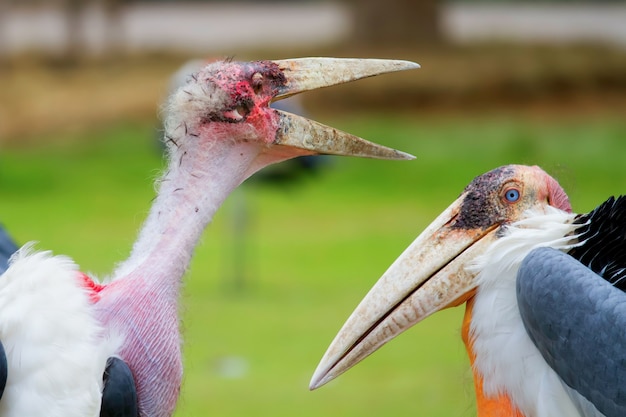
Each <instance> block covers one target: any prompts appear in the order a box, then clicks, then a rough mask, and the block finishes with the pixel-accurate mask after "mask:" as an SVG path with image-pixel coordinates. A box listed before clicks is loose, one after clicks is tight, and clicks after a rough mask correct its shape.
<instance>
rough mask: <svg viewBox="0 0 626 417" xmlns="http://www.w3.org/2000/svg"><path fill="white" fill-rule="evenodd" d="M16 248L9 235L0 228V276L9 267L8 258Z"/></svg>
mask: <svg viewBox="0 0 626 417" xmlns="http://www.w3.org/2000/svg"><path fill="white" fill-rule="evenodd" d="M17 249H18V247H17V245H16V244H15V242H13V239H11V237H10V236H9V234H8V233H7V232H6V231H5V230H4V228H2V227H1V226H0V274H2V273H3V272H4V271H6V270H7V268H8V267H9V258H10V257H11V255H13V253H15V251H17Z"/></svg>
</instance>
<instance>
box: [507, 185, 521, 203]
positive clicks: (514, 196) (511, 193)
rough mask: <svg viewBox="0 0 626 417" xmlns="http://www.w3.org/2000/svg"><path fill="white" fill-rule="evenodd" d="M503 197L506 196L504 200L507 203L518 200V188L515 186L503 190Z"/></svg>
mask: <svg viewBox="0 0 626 417" xmlns="http://www.w3.org/2000/svg"><path fill="white" fill-rule="evenodd" d="M504 198H506V201H508V202H509V203H515V202H516V201H517V200H519V190H518V189H516V188H509V189H508V190H506V191H505V192H504Z"/></svg>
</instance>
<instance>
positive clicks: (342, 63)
mask: <svg viewBox="0 0 626 417" xmlns="http://www.w3.org/2000/svg"><path fill="white" fill-rule="evenodd" d="M273 62H274V63H275V64H277V65H278V67H279V69H280V70H281V71H282V73H283V74H284V76H285V83H284V84H282V85H281V86H279V87H278V90H277V94H276V96H275V97H274V101H276V100H280V99H283V98H286V97H289V96H292V95H294V94H297V93H301V92H303V91H309V90H314V89H318V88H321V87H328V86H332V85H336V84H342V83H346V82H349V81H354V80H358V79H361V78H366V77H372V76H375V75H379V74H384V73H387V72H394V71H403V70H408V69H416V68H419V65H418V64H416V63H413V62H409V61H397V60H385V59H351V58H300V59H287V60H280V61H273ZM275 111H276V112H277V113H278V114H279V115H280V128H279V129H278V132H277V134H276V138H275V141H274V144H275V145H284V146H288V147H292V148H298V149H302V150H304V151H305V153H307V154H329V155H351V156H360V157H366V158H376V159H414V158H415V157H414V156H412V155H409V154H407V153H404V152H401V151H397V150H395V149H391V148H387V147H385V146H381V145H378V144H376V143H372V142H368V141H366V140H364V139H361V138H359V137H357V136H354V135H351V134H349V133H346V132H342V131H339V130H337V129H334V128H332V127H329V126H325V125H323V124H321V123H318V122H315V121H313V120H309V119H306V118H304V117H302V116H297V115H295V114H291V113H287V112H285V111H281V110H275Z"/></svg>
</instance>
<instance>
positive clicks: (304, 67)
mask: <svg viewBox="0 0 626 417" xmlns="http://www.w3.org/2000/svg"><path fill="white" fill-rule="evenodd" d="M413 68H419V65H417V64H414V63H412V62H407V61H393V60H378V59H335V58H301V59H291V60H280V61H256V62H232V61H220V62H213V63H211V64H209V65H207V66H206V67H205V68H203V69H202V70H200V71H199V72H198V73H196V74H194V75H192V76H191V77H190V79H189V82H188V83H187V84H186V85H184V86H183V87H181V88H180V89H179V90H178V91H177V92H176V93H175V94H173V95H172V97H171V99H170V102H169V108H168V112H167V114H168V118H167V120H166V141H167V142H168V145H169V148H170V150H171V151H172V154H173V155H178V154H181V152H185V151H187V152H188V151H189V150H190V149H189V148H192V149H193V150H192V152H201V151H202V149H214V148H215V147H214V145H215V142H216V141H222V142H225V143H230V144H231V145H238V146H240V148H242V149H244V148H245V149H246V150H250V149H252V150H254V151H253V152H252V153H253V154H254V160H253V161H254V163H252V164H251V166H249V167H248V168H247V171H246V173H247V176H248V175H251V174H252V173H254V171H256V170H258V169H260V168H262V167H263V166H265V165H268V164H270V163H273V162H278V161H281V160H285V159H288V158H292V157H296V156H301V155H312V154H336V155H354V156H362V157H370V158H381V159H412V158H413V157H412V156H410V155H408V154H405V153H403V152H399V151H396V150H393V149H389V148H386V147H384V146H380V145H377V144H374V143H371V142H367V141H365V140H363V139H360V138H358V137H356V136H353V135H350V134H348V133H344V132H341V131H338V130H336V129H333V128H331V127H328V126H324V125H322V124H320V123H316V122H314V121H312V120H308V119H306V118H304V117H301V116H297V115H294V114H290V113H287V112H283V111H280V110H276V109H273V108H271V107H270V103H271V102H273V101H275V100H280V99H282V98H286V97H289V96H291V95H294V94H297V93H300V92H303V91H307V90H313V89H317V88H321V87H326V86H331V85H335V84H340V83H345V82H348V81H352V80H357V79H360V78H364V77H370V76H374V75H378V74H382V73H386V72H392V71H400V70H406V69H413ZM181 148H183V149H184V150H183V151H181ZM238 151H239V150H238ZM242 152H243V151H242ZM244 153H245V152H243V153H242V155H243V154H244Z"/></svg>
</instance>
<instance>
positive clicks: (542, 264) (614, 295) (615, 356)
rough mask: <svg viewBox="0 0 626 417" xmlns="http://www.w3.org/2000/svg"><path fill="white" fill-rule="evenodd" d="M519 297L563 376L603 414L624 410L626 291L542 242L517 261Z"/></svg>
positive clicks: (614, 415)
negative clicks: (541, 245) (519, 261)
mask: <svg viewBox="0 0 626 417" xmlns="http://www.w3.org/2000/svg"><path fill="white" fill-rule="evenodd" d="M517 300H518V305H519V309H520V313H521V316H522V320H523V322H524V326H525V327H526V331H527V332H528V334H529V336H530V338H531V339H532V341H533V342H534V344H535V346H537V348H538V349H539V351H540V352H541V354H542V355H543V357H544V358H545V360H546V362H547V363H548V364H549V365H550V366H551V367H552V369H554V371H556V373H557V374H559V376H560V377H561V378H562V379H563V381H564V382H565V383H566V384H567V385H568V386H569V387H571V388H573V389H574V390H576V391H577V392H578V393H579V394H581V395H583V396H584V397H585V398H586V399H587V400H589V401H590V402H591V403H593V404H594V405H595V407H596V408H597V409H598V410H599V411H600V412H602V413H603V414H604V415H606V416H607V417H623V416H626V293H624V292H623V291H621V290H619V289H617V288H615V287H614V286H612V285H611V284H610V283H609V282H607V281H606V280H604V279H603V278H602V277H600V276H598V275H596V274H595V273H594V272H593V271H591V270H590V269H588V268H587V267H586V266H584V265H583V264H581V263H580V262H578V261H577V260H576V259H574V258H572V257H571V256H569V255H567V254H565V253H563V252H560V251H557V250H555V249H551V248H540V249H535V250H533V251H532V252H530V254H529V255H528V256H527V257H526V258H525V259H524V261H523V263H522V265H521V267H520V270H519V273H518V276H517Z"/></svg>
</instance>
